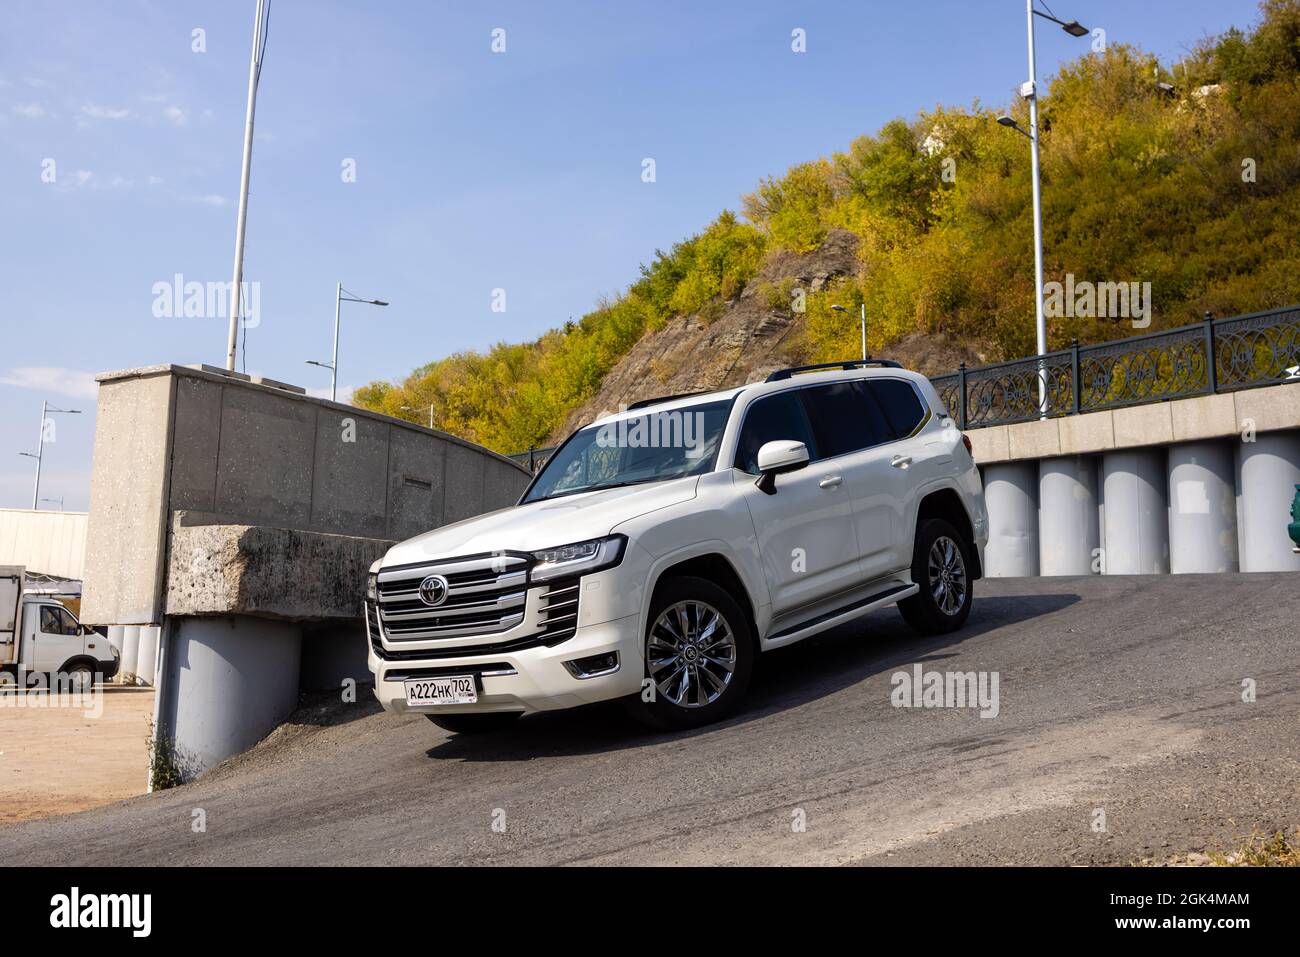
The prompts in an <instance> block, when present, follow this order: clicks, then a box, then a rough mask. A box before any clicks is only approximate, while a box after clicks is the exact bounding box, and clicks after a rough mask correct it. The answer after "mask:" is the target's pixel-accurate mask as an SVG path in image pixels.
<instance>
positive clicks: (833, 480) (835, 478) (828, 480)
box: [817, 475, 844, 488]
mask: <svg viewBox="0 0 1300 957" xmlns="http://www.w3.org/2000/svg"><path fill="white" fill-rule="evenodd" d="M843 481H844V476H842V475H828V476H826V477H825V478H824V479H822V480H821V481H820V482H818V483H817V484H818V485H820V486H821V487H822V488H835V487H836V486H838V485H839V484H840V483H841V482H843Z"/></svg>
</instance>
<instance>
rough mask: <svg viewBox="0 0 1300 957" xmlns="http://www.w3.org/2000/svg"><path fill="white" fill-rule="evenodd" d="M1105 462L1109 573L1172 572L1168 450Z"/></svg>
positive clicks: (1116, 455)
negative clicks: (1167, 491) (1167, 495)
mask: <svg viewBox="0 0 1300 957" xmlns="http://www.w3.org/2000/svg"><path fill="white" fill-rule="evenodd" d="M1101 461H1102V476H1103V477H1102V483H1103V494H1104V495H1105V496H1106V533H1105V537H1106V552H1105V573H1106V574H1107V575H1159V574H1164V573H1167V572H1168V571H1169V508H1168V505H1167V503H1166V501H1165V494H1166V489H1167V486H1168V481H1167V478H1166V475H1165V453H1164V449H1151V448H1142V449H1131V450H1129V451H1125V452H1107V453H1106V454H1105V455H1104V456H1102V460H1101Z"/></svg>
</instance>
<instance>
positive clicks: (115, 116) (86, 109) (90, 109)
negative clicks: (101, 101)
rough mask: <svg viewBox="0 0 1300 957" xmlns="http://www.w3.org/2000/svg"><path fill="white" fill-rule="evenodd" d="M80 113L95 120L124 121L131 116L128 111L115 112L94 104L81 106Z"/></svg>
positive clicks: (110, 108) (109, 108)
mask: <svg viewBox="0 0 1300 957" xmlns="http://www.w3.org/2000/svg"><path fill="white" fill-rule="evenodd" d="M81 112H82V113H85V114H86V115H87V116H90V117H94V118H95V119H97V120H124V119H126V118H127V117H128V116H130V115H131V111H130V110H117V109H113V108H112V107H107V106H99V105H97V104H95V103H83V104H81Z"/></svg>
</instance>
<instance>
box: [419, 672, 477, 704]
mask: <svg viewBox="0 0 1300 957" xmlns="http://www.w3.org/2000/svg"><path fill="white" fill-rule="evenodd" d="M403 684H404V685H405V686H406V703H407V704H408V705H426V704H474V703H476V702H477V701H478V690H477V689H476V688H475V687H474V676H473V675H448V676H447V677H445V678H420V679H417V680H415V681H406V682H403Z"/></svg>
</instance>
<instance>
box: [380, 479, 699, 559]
mask: <svg viewBox="0 0 1300 957" xmlns="http://www.w3.org/2000/svg"><path fill="white" fill-rule="evenodd" d="M698 484H699V476H694V475H692V476H687V477H685V478H680V479H673V480H672V481H668V482H653V483H650V484H646V485H630V486H628V487H626V488H611V489H604V490H602V491H595V492H580V493H578V494H576V495H563V496H560V497H559V498H553V499H547V500H544V501H541V502H529V503H528V504H527V505H515V506H512V507H510V508H503V509H498V510H497V511H495V512H488V513H487V514H486V515H478V516H475V517H474V518H468V519H465V521H463V522H456V523H455V524H452V525H444V526H442V527H441V528H435V529H434V530H433V531H431V532H425V533H424V534H423V535H417V536H416V537H415V538H410V539H407V540H406V541H404V542H400V543H399V544H397V545H394V546H393V547H392V548H390V549H389V550H388V554H387V555H385V556H384V561H383V564H384V566H389V565H408V564H414V563H416V562H427V561H432V560H436V559H440V558H454V557H456V556H458V555H478V554H481V553H484V552H497V551H524V552H531V551H535V550H537V549H539V548H552V547H554V546H556V545H568V544H570V543H572V542H581V541H584V540H586V539H589V538H600V537H601V536H603V535H608V534H609V533H610V532H611V531H613V530H614V528H615V526H617V525H620V524H622V523H623V522H626V521H628V520H630V519H633V518H636V517H637V516H638V515H644V514H646V513H647V512H653V511H655V510H656V509H661V508H667V507H668V506H669V505H676V504H678V503H680V502H686V501H689V500H690V499H693V498H694V497H695V487H696V485H698Z"/></svg>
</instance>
